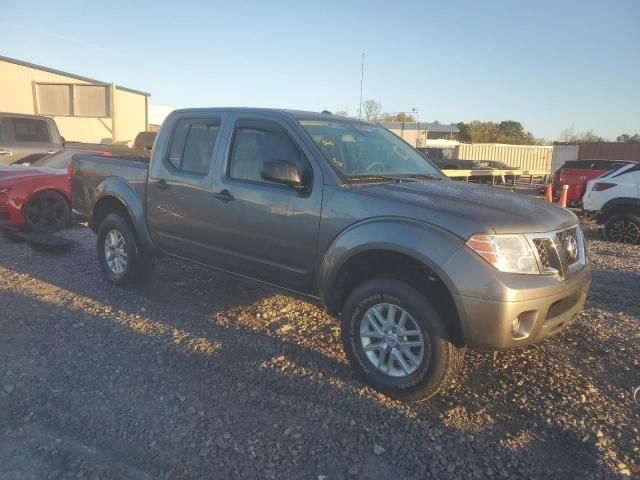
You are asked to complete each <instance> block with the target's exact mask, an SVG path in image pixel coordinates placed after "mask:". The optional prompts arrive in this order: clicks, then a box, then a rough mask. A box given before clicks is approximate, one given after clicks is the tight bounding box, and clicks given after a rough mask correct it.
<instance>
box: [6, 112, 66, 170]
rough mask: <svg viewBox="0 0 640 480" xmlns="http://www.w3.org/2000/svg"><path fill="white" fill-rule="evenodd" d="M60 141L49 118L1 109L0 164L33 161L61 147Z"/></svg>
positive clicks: (61, 141)
mask: <svg viewBox="0 0 640 480" xmlns="http://www.w3.org/2000/svg"><path fill="white" fill-rule="evenodd" d="M63 144H64V142H63V139H62V137H61V136H60V132H59V131H58V126H57V125H56V122H55V121H54V120H53V119H52V118H49V117H42V116H39V115H23V114H19V113H4V112H0V164H5V165H9V164H12V163H16V162H20V161H26V162H33V161H35V160H37V159H38V158H41V157H43V156H45V155H47V154H51V153H54V152H57V151H58V150H62V149H63V148H64V145H63Z"/></svg>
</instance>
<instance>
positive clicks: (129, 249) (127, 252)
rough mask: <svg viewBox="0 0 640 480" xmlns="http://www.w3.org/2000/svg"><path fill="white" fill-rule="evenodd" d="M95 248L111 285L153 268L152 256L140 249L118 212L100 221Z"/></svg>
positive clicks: (118, 283)
mask: <svg viewBox="0 0 640 480" xmlns="http://www.w3.org/2000/svg"><path fill="white" fill-rule="evenodd" d="M97 250H98V261H99V262H100V269H101V270H102V273H103V275H104V276H105V278H106V279H107V281H109V283H112V284H114V285H118V286H121V285H125V284H127V283H129V282H131V281H133V280H135V279H137V278H140V277H142V276H144V275H145V274H148V273H149V272H150V271H151V270H152V269H153V265H154V258H153V257H152V256H151V255H149V254H147V253H145V252H144V251H143V249H142V247H141V246H140V244H139V242H138V239H137V238H136V236H135V234H134V233H133V229H132V227H131V225H130V224H129V222H128V221H127V220H125V219H124V218H123V217H122V216H120V215H119V214H117V213H112V214H110V215H107V217H106V218H105V219H104V220H103V221H102V223H101V224H100V228H99V229H98V245H97Z"/></svg>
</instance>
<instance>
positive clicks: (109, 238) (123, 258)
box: [104, 230, 128, 275]
mask: <svg viewBox="0 0 640 480" xmlns="http://www.w3.org/2000/svg"><path fill="white" fill-rule="evenodd" d="M104 256H105V260H106V261H107V266H108V267H109V270H111V271H112V272H113V273H115V274H116V275H121V274H122V273H123V272H124V271H125V270H126V268H127V260H128V256H127V242H126V241H125V239H124V236H123V235H122V233H120V231H119V230H110V231H109V233H107V235H106V237H105V239H104Z"/></svg>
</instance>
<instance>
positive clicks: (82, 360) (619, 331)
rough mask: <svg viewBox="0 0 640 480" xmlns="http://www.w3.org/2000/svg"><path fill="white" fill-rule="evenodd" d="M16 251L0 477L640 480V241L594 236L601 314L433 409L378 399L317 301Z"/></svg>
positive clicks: (476, 357) (7, 263)
mask: <svg viewBox="0 0 640 480" xmlns="http://www.w3.org/2000/svg"><path fill="white" fill-rule="evenodd" d="M64 235H65V236H67V237H69V238H72V239H73V240H74V248H73V250H72V251H71V252H70V253H68V254H61V255H45V254H42V253H38V252H34V251H33V250H31V249H30V248H29V247H28V246H26V245H25V244H15V243H12V242H11V241H9V240H7V239H4V238H0V367H1V368H0V478H2V479H21V480H22V479H45V478H110V479H111V478H113V479H129V478H131V479H134V478H135V479H143V478H171V479H174V478H175V479H180V478H229V477H244V478H312V479H344V478H375V479H377V478H380V479H389V478H416V479H417V478H426V477H438V478H483V477H498V478H500V477H502V478H507V477H514V476H517V477H521V478H527V477H531V478H539V479H545V478H568V477H575V478H584V477H616V476H623V477H624V476H636V477H637V478H640V433H639V429H640V405H636V404H634V402H633V399H632V392H633V390H634V388H636V387H638V386H640V355H639V354H640V293H639V292H640V247H635V246H618V245H613V244H610V243H606V242H603V241H601V240H600V237H599V235H598V234H597V233H596V232H593V231H591V232H588V235H589V242H588V243H589V245H588V246H589V250H590V254H591V258H592V261H593V263H594V275H593V285H592V290H591V296H590V298H589V301H588V305H587V309H586V311H585V312H584V313H583V314H582V315H581V316H580V318H579V319H578V321H577V322H576V323H575V324H574V325H573V326H572V327H571V328H570V329H568V330H567V331H565V332H563V333H561V334H560V335H558V336H556V337H554V338H552V339H550V340H548V341H547V342H545V343H544V344H542V345H538V346H534V347H530V348H527V349H525V350H522V351H517V352H505V353H499V354H496V355H495V356H494V355H493V354H487V353H483V354H479V353H474V352H469V354H468V356H467V366H466V368H465V371H464V374H463V382H461V383H459V384H456V385H454V386H452V388H451V389H450V390H449V391H447V392H446V393H444V394H443V395H441V396H440V397H438V398H437V399H436V400H434V401H432V402H431V403H429V404H426V405H418V406H416V405H403V404H399V403H397V402H394V401H390V400H388V399H386V398H385V397H383V396H380V395H378V394H376V393H375V392H373V391H371V390H370V389H368V388H366V387H364V386H363V385H362V384H361V383H360V382H359V381H358V380H357V379H356V378H354V375H353V373H352V371H351V370H350V368H349V367H348V365H347V364H346V363H345V358H344V355H343V352H342V348H341V346H340V343H339V335H338V328H337V325H336V323H335V322H334V320H332V319H331V318H330V317H329V316H327V315H326V314H325V313H323V311H321V310H320V309H318V308H317V307H315V306H313V305H312V304H310V303H308V302H306V301H302V300H299V299H292V298H290V297H287V296H284V295H282V294H280V293H278V292H276V291H274V290H271V289H269V288H265V287H262V286H259V285H256V284H254V283H250V282H248V281H241V280H237V279H234V278H231V277H228V276H224V275H221V274H217V273H214V272H211V271H208V270H204V269H201V268H198V267H193V266H188V265H185V264H182V263H178V262H175V261H172V260H164V261H161V262H159V263H158V266H157V269H156V271H155V275H154V278H153V279H152V280H151V281H150V282H149V283H148V284H141V285H137V286H134V287H131V288H129V289H126V290H124V289H119V288H115V287H112V286H110V285H108V284H107V283H105V282H104V281H103V280H102V279H101V277H100V274H99V271H98V266H97V262H96V259H95V253H94V244H95V239H94V236H93V234H92V233H91V232H90V231H89V230H88V229H82V228H77V229H70V230H67V231H65V232H64Z"/></svg>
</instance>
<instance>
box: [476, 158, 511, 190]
mask: <svg viewBox="0 0 640 480" xmlns="http://www.w3.org/2000/svg"><path fill="white" fill-rule="evenodd" d="M473 168H474V169H477V170H490V171H493V170H518V167H512V166H510V165H507V164H506V163H504V162H500V161H497V160H474V161H473ZM494 177H495V179H494ZM479 178H480V180H481V181H484V182H492V183H493V182H495V181H496V179H497V180H498V183H502V184H503V185H506V184H507V183H511V184H513V183H515V181H516V180H517V179H518V178H519V177H518V175H509V174H505V175H498V176H496V175H494V174H493V172H492V175H487V176H480V177H479Z"/></svg>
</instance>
